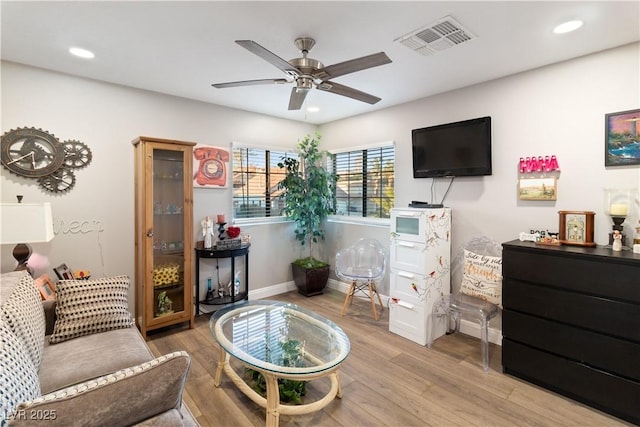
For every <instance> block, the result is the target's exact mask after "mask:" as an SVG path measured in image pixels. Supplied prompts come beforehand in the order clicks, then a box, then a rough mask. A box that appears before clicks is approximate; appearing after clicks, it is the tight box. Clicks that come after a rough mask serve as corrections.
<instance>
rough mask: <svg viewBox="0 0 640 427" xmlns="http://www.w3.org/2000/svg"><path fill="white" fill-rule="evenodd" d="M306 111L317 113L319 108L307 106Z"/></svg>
mask: <svg viewBox="0 0 640 427" xmlns="http://www.w3.org/2000/svg"><path fill="white" fill-rule="evenodd" d="M307 111H308V112H310V113H317V112H318V111H320V109H319V108H318V107H308V108H307Z"/></svg>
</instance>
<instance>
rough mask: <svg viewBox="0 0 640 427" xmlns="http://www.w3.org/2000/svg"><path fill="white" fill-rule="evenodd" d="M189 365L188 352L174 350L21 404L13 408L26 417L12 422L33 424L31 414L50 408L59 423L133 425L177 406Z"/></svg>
mask: <svg viewBox="0 0 640 427" xmlns="http://www.w3.org/2000/svg"><path fill="white" fill-rule="evenodd" d="M190 365H191V359H190V357H189V355H188V354H187V352H185V351H177V352H174V353H170V354H167V355H164V356H160V357H158V358H156V359H153V360H151V361H149V362H145V363H142V364H140V365H136V366H132V367H130V368H126V369H122V370H120V371H117V372H114V373H111V374H108V375H104V376H102V377H98V378H95V379H92V380H89V381H86V382H83V383H80V384H75V385H73V386H70V387H67V388H63V389H60V390H56V391H53V392H51V393H48V394H45V395H44V396H41V397H38V398H36V399H33V400H32V401H25V402H22V403H20V405H19V406H18V408H17V409H18V410H22V411H24V413H25V414H26V416H25V417H24V418H25V419H24V420H18V421H17V422H16V423H15V425H16V426H20V425H23V423H24V425H30V426H33V425H36V424H35V422H37V420H31V419H30V417H31V414H38V413H45V414H46V413H51V412H55V414H56V420H55V423H56V425H62V426H70V425H74V426H89V425H90V426H124V425H133V424H136V425H137V424H138V423H140V422H142V421H143V420H146V419H149V418H152V417H154V416H156V415H157V414H161V413H163V412H165V411H170V410H173V409H179V408H180V406H181V405H182V395H183V391H184V384H185V381H186V380H187V375H188V372H189V367H190ZM107 402H108V403H107ZM34 421H35V422H34ZM156 425H159V424H156Z"/></svg>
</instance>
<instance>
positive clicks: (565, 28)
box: [553, 21, 583, 34]
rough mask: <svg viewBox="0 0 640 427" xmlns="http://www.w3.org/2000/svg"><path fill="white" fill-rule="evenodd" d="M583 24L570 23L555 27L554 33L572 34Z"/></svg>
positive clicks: (580, 22)
mask: <svg viewBox="0 0 640 427" xmlns="http://www.w3.org/2000/svg"><path fill="white" fill-rule="evenodd" d="M582 24H583V22H582V21H568V22H565V23H563V24H560V25H558V26H557V27H555V28H554V29H553V32H554V33H556V34H564V33H570V32H571V31H575V30H577V29H578V28H580V27H582Z"/></svg>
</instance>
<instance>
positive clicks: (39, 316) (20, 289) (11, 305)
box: [0, 271, 46, 370]
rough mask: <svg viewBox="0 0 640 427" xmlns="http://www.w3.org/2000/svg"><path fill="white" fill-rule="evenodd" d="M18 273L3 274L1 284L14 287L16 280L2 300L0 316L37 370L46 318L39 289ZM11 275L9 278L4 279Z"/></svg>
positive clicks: (31, 280) (23, 272)
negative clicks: (10, 290)
mask: <svg viewBox="0 0 640 427" xmlns="http://www.w3.org/2000/svg"><path fill="white" fill-rule="evenodd" d="M20 273H21V274H20V275H19V276H15V275H12V276H5V275H4V274H3V279H2V286H5V285H7V286H13V283H12V282H17V283H16V284H15V288H14V289H13V292H11V295H9V298H7V300H6V301H3V303H2V308H0V317H2V318H3V319H4V321H5V322H6V323H7V325H8V326H9V327H10V328H11V330H12V331H13V333H14V334H15V335H16V337H17V338H18V339H19V340H20V341H22V345H23V346H24V349H25V350H26V352H27V354H28V355H29V357H30V358H31V362H32V363H33V366H35V368H36V370H38V369H40V362H41V360H42V349H43V348H44V333H45V328H46V325H45V318H44V309H43V308H42V297H41V296H40V291H39V290H38V288H37V287H36V285H35V282H34V281H33V277H31V275H30V274H29V273H28V272H27V271H22V272H20ZM8 277H10V280H7V278H8Z"/></svg>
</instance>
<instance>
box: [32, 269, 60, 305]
mask: <svg viewBox="0 0 640 427" xmlns="http://www.w3.org/2000/svg"><path fill="white" fill-rule="evenodd" d="M34 281H35V283H36V286H37V287H38V290H39V291H40V295H42V299H43V300H46V301H50V300H54V299H56V285H55V284H54V283H53V282H52V281H51V278H50V277H49V275H48V274H43V275H42V276H40V277H38V278H37V279H36V280H34Z"/></svg>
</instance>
